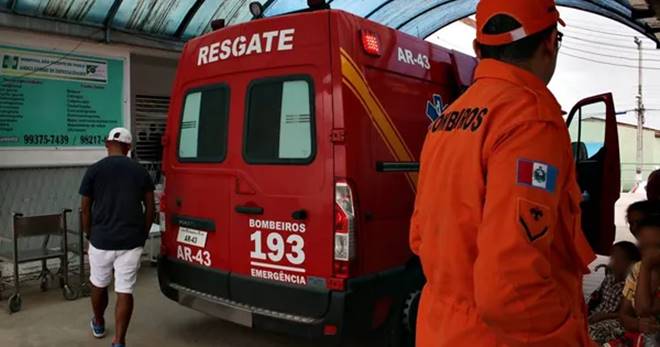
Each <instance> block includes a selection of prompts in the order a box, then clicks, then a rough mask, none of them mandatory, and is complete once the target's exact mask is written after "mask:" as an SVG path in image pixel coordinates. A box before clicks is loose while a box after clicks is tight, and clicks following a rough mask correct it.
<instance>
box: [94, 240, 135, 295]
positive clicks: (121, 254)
mask: <svg viewBox="0 0 660 347" xmlns="http://www.w3.org/2000/svg"><path fill="white" fill-rule="evenodd" d="M87 253H88V254H89V269H90V270H89V272H90V275H89V280H90V282H92V284H93V285H94V287H97V288H107V287H108V286H109V285H110V282H111V281H112V272H113V270H114V273H115V292H117V293H122V294H132V293H133V289H135V282H136V280H137V272H138V270H139V269H140V260H141V259H140V258H141V257H142V247H138V248H133V249H129V250H120V251H106V250H102V249H97V248H95V247H94V246H92V244H91V243H90V244H89V250H88V251H87Z"/></svg>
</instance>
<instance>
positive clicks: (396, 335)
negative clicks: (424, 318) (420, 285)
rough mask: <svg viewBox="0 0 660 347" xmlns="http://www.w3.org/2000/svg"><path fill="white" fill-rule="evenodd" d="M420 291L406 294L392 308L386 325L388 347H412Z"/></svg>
mask: <svg viewBox="0 0 660 347" xmlns="http://www.w3.org/2000/svg"><path fill="white" fill-rule="evenodd" d="M420 293H421V292H420V291H414V292H411V293H408V294H407V295H406V296H405V297H404V298H403V300H400V301H399V303H398V304H397V305H396V306H394V307H393V309H394V311H393V312H392V314H391V316H390V321H389V324H388V329H387V335H388V347H414V346H415V324H416V321H417V307H418V305H419V297H420Z"/></svg>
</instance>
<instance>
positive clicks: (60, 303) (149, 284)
mask: <svg viewBox="0 0 660 347" xmlns="http://www.w3.org/2000/svg"><path fill="white" fill-rule="evenodd" d="M110 300H111V304H110V307H109V308H108V312H107V313H106V321H107V323H106V325H107V326H106V328H107V330H108V336H106V337H105V338H103V339H95V338H93V337H92V336H91V334H90V330H89V320H90V317H91V308H90V301H89V298H81V299H78V300H75V301H65V300H64V299H63V297H62V294H61V291H60V290H58V289H52V290H50V291H48V292H46V293H41V292H40V291H39V287H38V283H36V282H35V283H33V284H32V285H31V286H29V287H27V288H26V290H25V291H24V292H23V309H22V310H21V311H20V312H18V313H15V314H12V315H9V314H8V313H7V310H6V304H7V301H6V300H3V302H2V303H1V304H0V346H3V347H5V346H7V347H8V346H12V347H14V346H15V347H51V346H52V347H60V346H61V347H69V346H86V347H90V346H91V347H96V346H106V347H107V346H110V343H111V342H112V334H113V332H114V330H113V329H114V304H113V303H112V302H113V301H114V297H113V296H111V298H110ZM374 340H376V338H375V337H373V338H364V339H363V340H361V341H351V342H349V343H347V346H351V347H353V346H383V345H384V344H382V343H379V342H377V341H374ZM127 343H128V346H131V347H142V346H145V347H146V346H149V347H151V346H159V347H183V346H200V347H204V346H209V347H210V346H213V347H230V346H236V347H280V346H282V347H283V346H287V347H304V346H316V347H320V346H321V345H323V344H319V343H318V342H315V341H310V340H305V339H301V338H293V337H288V336H282V335H277V334H272V333H267V332H264V331H257V330H253V329H249V328H245V327H242V326H239V325H235V324H233V323H229V322H225V321H222V320H219V319H215V318H213V317H209V316H206V315H204V314H202V313H199V312H196V311H193V310H191V309H188V308H185V307H183V306H180V305H178V304H177V303H175V302H173V301H171V300H169V299H167V298H165V297H164V296H163V295H162V294H161V293H160V290H159V288H158V280H157V276H156V270H155V268H153V267H150V266H148V265H146V264H145V265H144V266H143V267H142V270H141V271H140V276H139V280H138V286H137V288H136V291H135V311H134V314H133V319H132V321H131V326H130V328H129V331H128V336H127Z"/></svg>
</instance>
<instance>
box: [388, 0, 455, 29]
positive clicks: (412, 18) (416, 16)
mask: <svg viewBox="0 0 660 347" xmlns="http://www.w3.org/2000/svg"><path fill="white" fill-rule="evenodd" d="M454 1H456V0H447V1H442V2H440V3H438V4H435V5H433V6H431V7H429V8H428V9H426V10H424V11H421V12H419V13H417V14H416V15H414V16H412V17H410V18H408V19H407V20H405V21H404V22H403V23H401V24H399V25H398V26H397V27H396V29H397V30H400V29H401V28H403V27H404V26H406V24H408V23H411V22H412V21H414V20H415V19H417V18H419V17H421V16H423V15H425V14H426V13H428V12H430V11H433V10H435V9H436V8H439V7H443V6H446V5H447V4H449V3H452V2H454Z"/></svg>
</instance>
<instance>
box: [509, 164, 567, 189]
mask: <svg viewBox="0 0 660 347" xmlns="http://www.w3.org/2000/svg"><path fill="white" fill-rule="evenodd" d="M517 171H518V172H517V178H516V180H517V182H518V184H522V185H526V186H530V187H534V188H539V189H543V190H545V191H548V192H550V193H554V192H555V189H556V186H557V174H558V170H557V168H556V167H554V166H552V165H549V164H546V163H542V162H538V161H532V160H527V159H518V170H517Z"/></svg>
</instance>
